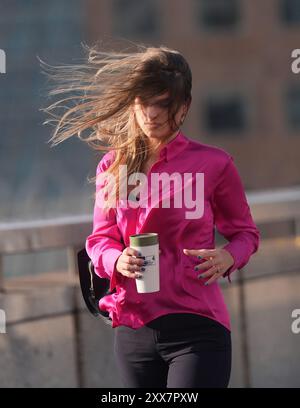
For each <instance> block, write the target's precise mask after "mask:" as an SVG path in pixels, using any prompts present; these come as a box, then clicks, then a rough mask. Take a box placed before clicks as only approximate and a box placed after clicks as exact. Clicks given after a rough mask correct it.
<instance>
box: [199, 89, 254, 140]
mask: <svg viewBox="0 0 300 408" xmlns="http://www.w3.org/2000/svg"><path fill="white" fill-rule="evenodd" d="M203 112H204V115H202V116H201V118H202V120H203V121H204V126H205V128H206V130H208V131H209V132H210V133H212V134H218V133H226V132H227V133H228V132H232V133H239V132H242V131H244V130H245V128H246V112H245V101H244V99H243V98H242V96H240V95H235V94H233V95H232V94H229V95H228V94H227V95H224V94H221V95H216V94H214V95H211V96H208V97H207V98H206V100H205V101H204V107H203Z"/></svg>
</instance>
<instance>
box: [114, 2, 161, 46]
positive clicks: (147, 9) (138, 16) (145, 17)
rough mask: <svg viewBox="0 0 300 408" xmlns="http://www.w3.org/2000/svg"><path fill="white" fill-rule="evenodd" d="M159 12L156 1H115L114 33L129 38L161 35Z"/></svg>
mask: <svg viewBox="0 0 300 408" xmlns="http://www.w3.org/2000/svg"><path fill="white" fill-rule="evenodd" d="M158 17H159V10H158V5H157V2H156V1H155V0H143V1H141V0H113V18H114V21H113V32H114V34H115V35H120V36H124V37H127V38H132V39H133V38H135V37H139V38H141V37H142V38H143V37H151V38H152V37H155V36H157V35H158V34H159V32H158V30H159V21H158Z"/></svg>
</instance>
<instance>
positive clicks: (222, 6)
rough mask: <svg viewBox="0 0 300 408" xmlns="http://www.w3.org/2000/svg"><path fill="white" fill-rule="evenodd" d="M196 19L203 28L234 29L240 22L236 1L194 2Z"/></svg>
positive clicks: (208, 0) (211, 0)
mask: <svg viewBox="0 0 300 408" xmlns="http://www.w3.org/2000/svg"><path fill="white" fill-rule="evenodd" d="M195 7H196V9H197V13H196V16H197V19H198V21H200V23H201V24H202V26H204V27H205V28H213V29H224V28H225V29H228V28H229V29H230V28H235V27H236V26H237V24H238V22H239V20H240V10H239V2H238V0H201V1H199V0H195Z"/></svg>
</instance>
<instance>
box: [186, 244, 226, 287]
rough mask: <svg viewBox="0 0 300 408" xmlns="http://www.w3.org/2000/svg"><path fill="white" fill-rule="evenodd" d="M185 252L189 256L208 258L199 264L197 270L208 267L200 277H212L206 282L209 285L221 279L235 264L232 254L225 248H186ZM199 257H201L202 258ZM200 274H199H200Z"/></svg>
mask: <svg viewBox="0 0 300 408" xmlns="http://www.w3.org/2000/svg"><path fill="white" fill-rule="evenodd" d="M183 253H184V254H186V255H188V256H190V255H191V256H197V257H201V258H202V259H206V261H205V262H203V263H201V264H199V265H197V266H196V267H195V270H199V271H200V270H201V269H207V271H206V272H203V273H201V274H200V278H207V277H209V276H211V279H209V280H208V281H206V282H205V285H209V284H210V283H212V282H214V281H215V280H216V279H219V278H220V277H221V276H222V275H224V273H225V272H226V271H227V269H229V268H230V267H231V266H232V265H233V264H234V259H233V257H232V255H231V254H230V253H229V252H228V251H227V250H226V249H224V248H218V249H184V250H183ZM201 258H199V259H201ZM198 276H199V275H198Z"/></svg>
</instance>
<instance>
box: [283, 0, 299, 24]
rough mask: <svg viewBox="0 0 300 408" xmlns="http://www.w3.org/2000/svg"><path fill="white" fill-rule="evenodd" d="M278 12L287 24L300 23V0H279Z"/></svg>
mask: <svg viewBox="0 0 300 408" xmlns="http://www.w3.org/2000/svg"><path fill="white" fill-rule="evenodd" d="M279 1H280V13H281V17H282V19H283V21H284V22H285V23H287V24H299V23H300V1H299V0H279Z"/></svg>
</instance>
